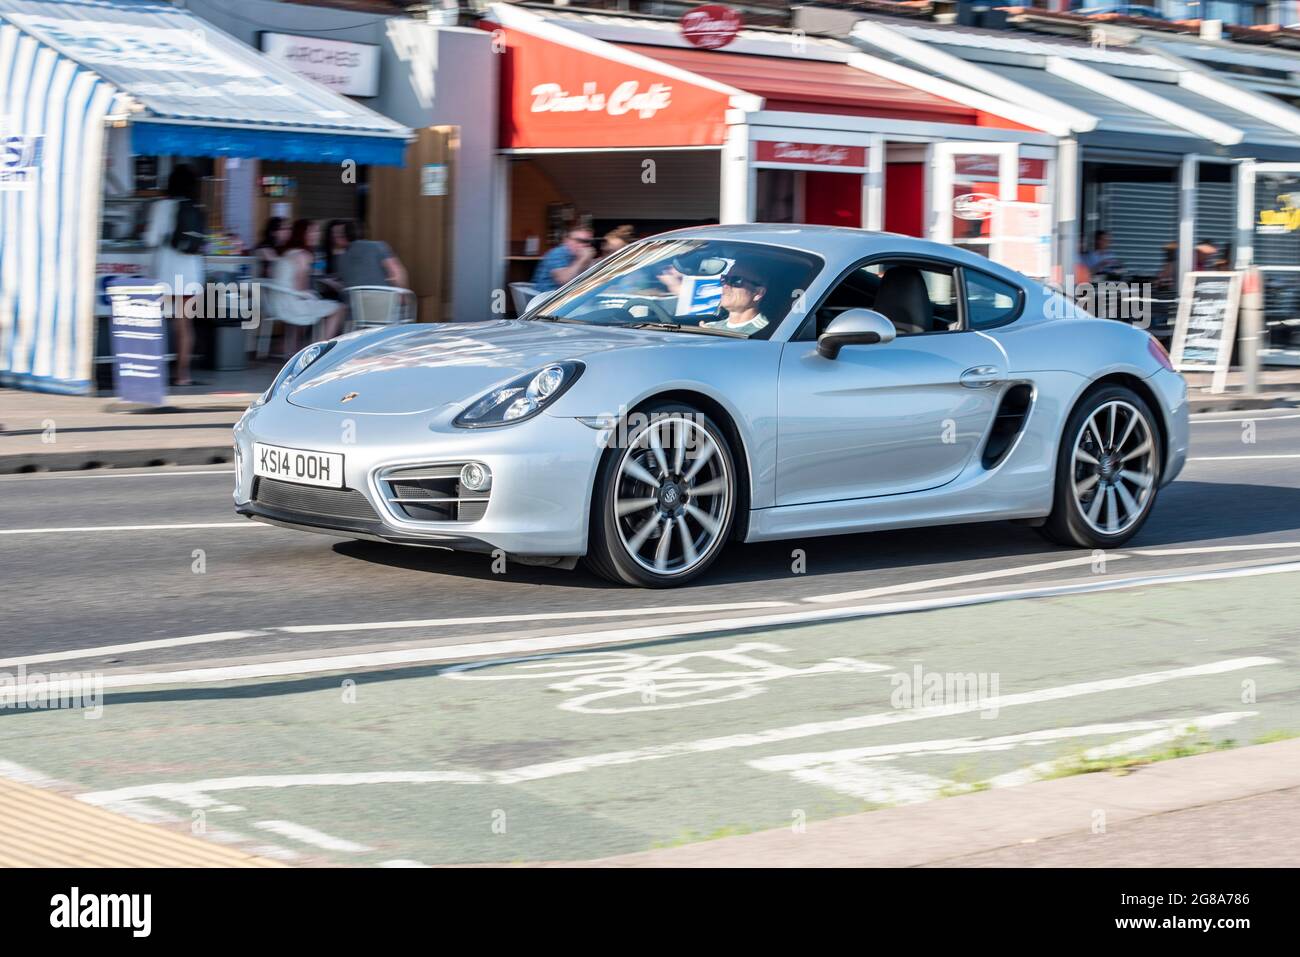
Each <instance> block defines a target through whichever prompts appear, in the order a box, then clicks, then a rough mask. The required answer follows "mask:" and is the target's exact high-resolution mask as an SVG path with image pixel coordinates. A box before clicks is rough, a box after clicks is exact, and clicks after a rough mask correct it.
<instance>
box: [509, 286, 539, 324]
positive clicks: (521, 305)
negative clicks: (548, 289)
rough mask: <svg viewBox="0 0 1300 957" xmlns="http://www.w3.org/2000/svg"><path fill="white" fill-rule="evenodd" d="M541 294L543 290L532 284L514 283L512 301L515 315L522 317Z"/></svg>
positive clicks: (511, 287) (511, 288) (511, 294)
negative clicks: (529, 305)
mask: <svg viewBox="0 0 1300 957" xmlns="http://www.w3.org/2000/svg"><path fill="white" fill-rule="evenodd" d="M541 294H542V293H541V290H539V289H538V288H537V287H536V286H534V285H533V284H532V283H531V282H512V283H511V284H510V299H511V301H512V302H513V303H514V306H515V315H516V316H522V315H523V314H524V313H525V312H526V311H527V310H528V304H529V303H530V302H532V301H533V300H534V299H536V298H537V297H538V296H540V295H541Z"/></svg>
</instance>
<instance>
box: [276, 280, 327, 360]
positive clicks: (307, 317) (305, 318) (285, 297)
mask: <svg viewBox="0 0 1300 957" xmlns="http://www.w3.org/2000/svg"><path fill="white" fill-rule="evenodd" d="M260 285H261V287H262V293H261V297H262V315H261V318H260V320H259V323H258V325H259V327H260V328H259V330H258V344H257V355H258V358H262V357H263V356H265V355H266V354H267V352H268V351H269V350H270V345H271V323H273V322H285V323H288V324H289V325H291V326H311V327H312V329H313V331H314V330H315V328H316V326H318V325H320V324H321V322H322V321H324V320H325V319H326V318H327V317H329V316H330V315H331V314H332V313H333V312H334V311H335V310H336V309H338V308H339V304H338V303H337V302H335V301H334V300H332V299H321V298H319V297H318V296H316V295H315V294H314V293H310V292H305V291H304V290H301V289H290V288H289V287H288V286H281V285H280V284H279V283H275V282H271V281H270V280H267V279H263V280H260Z"/></svg>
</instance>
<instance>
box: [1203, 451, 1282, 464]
mask: <svg viewBox="0 0 1300 957" xmlns="http://www.w3.org/2000/svg"><path fill="white" fill-rule="evenodd" d="M1262 459H1300V452H1287V453H1279V454H1277V455H1193V456H1192V457H1191V458H1189V459H1188V460H1187V461H1189V462H1250V461H1255V460H1262Z"/></svg>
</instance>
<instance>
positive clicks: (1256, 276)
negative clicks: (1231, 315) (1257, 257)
mask: <svg viewBox="0 0 1300 957" xmlns="http://www.w3.org/2000/svg"><path fill="white" fill-rule="evenodd" d="M1263 330H1264V283H1263V276H1262V275H1261V274H1260V271H1259V270H1258V269H1256V268H1253V267H1252V268H1250V269H1247V270H1246V275H1245V276H1244V277H1243V279H1242V284H1241V323H1240V331H1239V333H1238V337H1237V349H1238V351H1239V354H1240V359H1241V369H1242V373H1243V379H1244V382H1243V385H1242V391H1243V393H1244V394H1245V395H1259V349H1260V345H1261V340H1262V338H1263Z"/></svg>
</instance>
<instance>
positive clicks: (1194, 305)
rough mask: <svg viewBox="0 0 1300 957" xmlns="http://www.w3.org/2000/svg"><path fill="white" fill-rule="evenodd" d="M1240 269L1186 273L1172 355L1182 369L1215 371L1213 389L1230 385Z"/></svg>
mask: <svg viewBox="0 0 1300 957" xmlns="http://www.w3.org/2000/svg"><path fill="white" fill-rule="evenodd" d="M1241 282H1242V273H1240V272H1189V273H1186V274H1184V276H1183V288H1182V293H1181V295H1179V297H1178V319H1177V321H1176V322H1175V325H1174V343H1173V345H1174V348H1173V353H1172V355H1171V356H1170V358H1171V359H1172V361H1173V364H1174V368H1175V369H1177V370H1178V371H1179V372H1212V373H1214V379H1213V381H1212V383H1211V385H1210V391H1211V392H1215V393H1218V392H1222V391H1223V390H1224V389H1225V388H1226V386H1227V384H1228V367H1229V365H1230V364H1231V363H1232V347H1233V345H1234V344H1235V343H1236V341H1237V310H1238V307H1239V306H1240V305H1241Z"/></svg>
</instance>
